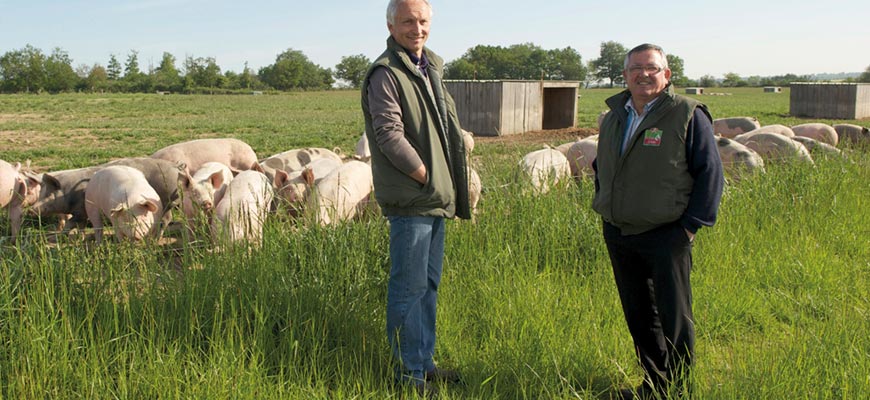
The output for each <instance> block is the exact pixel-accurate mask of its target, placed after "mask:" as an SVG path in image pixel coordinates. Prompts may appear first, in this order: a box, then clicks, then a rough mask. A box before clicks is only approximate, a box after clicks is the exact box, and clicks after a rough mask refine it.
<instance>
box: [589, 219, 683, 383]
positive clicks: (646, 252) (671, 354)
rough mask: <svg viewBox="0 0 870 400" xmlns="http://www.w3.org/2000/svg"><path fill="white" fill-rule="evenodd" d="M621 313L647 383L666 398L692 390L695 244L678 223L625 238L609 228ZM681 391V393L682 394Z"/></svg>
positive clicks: (609, 248)
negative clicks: (667, 394)
mask: <svg viewBox="0 0 870 400" xmlns="http://www.w3.org/2000/svg"><path fill="white" fill-rule="evenodd" d="M604 241H605V243H606V244H607V251H608V253H610V262H611V265H612V266H613V276H614V278H615V280H616V287H617V289H618V291H619V299H620V301H621V302H622V311H623V313H624V314H625V321H626V322H627V323H628V330H629V332H630V333H631V337H632V339H633V340H634V347H635V350H636V351H637V356H638V358H639V360H640V364H641V366H642V367H643V369H644V372H645V373H646V378H647V383H648V384H650V385H652V388H653V389H655V390H657V391H660V392H664V391H667V390H668V387H669V385H676V386H671V387H680V386H682V385H684V384H686V385H687V384H688V381H687V378H688V372H689V369H690V367H691V364H692V357H693V355H694V347H695V328H694V318H693V316H692V288H691V285H690V283H689V273H690V271H691V270H692V243H691V242H689V238H688V237H687V236H686V232H685V231H684V230H683V227H682V225H680V224H679V222H674V223H671V224H667V225H664V226H661V227H659V228H656V229H653V230H651V231H648V232H644V233H641V234H638V235H626V236H623V235H622V234H621V233H620V230H619V228H617V227H615V226H613V225H611V224H608V223H607V222H605V223H604ZM677 390H679V389H677Z"/></svg>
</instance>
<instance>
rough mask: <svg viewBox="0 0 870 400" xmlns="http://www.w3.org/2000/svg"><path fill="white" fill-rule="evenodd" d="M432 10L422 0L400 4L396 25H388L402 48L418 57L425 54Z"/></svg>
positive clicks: (397, 10)
mask: <svg viewBox="0 0 870 400" xmlns="http://www.w3.org/2000/svg"><path fill="white" fill-rule="evenodd" d="M431 16H432V10H431V9H430V8H429V6H428V5H427V4H426V3H425V2H423V1H421V0H409V1H405V2H402V3H399V7H398V9H396V18H395V23H393V24H390V23H387V28H388V29H389V30H390V35H391V36H392V37H393V39H394V40H395V41H396V42H397V43H399V45H401V46H402V47H404V48H405V49H407V50H408V51H410V52H412V53H414V54H415V55H416V56H417V57H420V55H421V54H422V53H423V46H424V45H425V44H426V39H428V38H429V22H430V19H431Z"/></svg>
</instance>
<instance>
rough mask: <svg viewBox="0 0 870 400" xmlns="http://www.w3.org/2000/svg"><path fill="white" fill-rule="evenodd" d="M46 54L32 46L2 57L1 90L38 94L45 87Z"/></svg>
mask: <svg viewBox="0 0 870 400" xmlns="http://www.w3.org/2000/svg"><path fill="white" fill-rule="evenodd" d="M45 60H46V57H45V54H43V53H42V50H39V49H37V48H35V47H33V46H31V45H29V44H28V45H27V46H25V47H24V48H23V49H20V50H13V51H9V52H6V53H5V54H3V56H2V57H0V78H2V82H0V89H2V90H3V91H4V92H10V93H14V92H38V91H40V90H42V89H43V87H44V85H45Z"/></svg>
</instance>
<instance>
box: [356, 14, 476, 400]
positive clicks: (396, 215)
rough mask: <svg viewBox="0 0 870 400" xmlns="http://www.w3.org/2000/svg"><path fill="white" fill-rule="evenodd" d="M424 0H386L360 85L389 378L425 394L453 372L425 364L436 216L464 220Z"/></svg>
mask: <svg viewBox="0 0 870 400" xmlns="http://www.w3.org/2000/svg"><path fill="white" fill-rule="evenodd" d="M431 18H432V8H431V6H430V5H429V2H428V1H426V0H391V1H390V3H389V5H388V6H387V29H388V30H389V31H390V37H389V38H388V39H387V49H386V51H384V52H383V54H381V55H380V56H379V57H378V58H377V59H376V60H375V61H374V62H373V63H372V66H371V67H370V68H369V70H368V72H367V74H366V78H365V80H364V81H363V85H362V108H363V116H364V118H365V126H366V137H367V139H368V142H369V147H370V149H371V163H372V174H373V178H374V186H375V190H374V192H375V198H376V199H377V201H378V204H379V205H380V207H381V211H382V213H383V215H384V216H386V217H387V219H388V220H389V222H390V261H391V267H390V281H389V285H388V288H387V338H388V340H389V342H390V347H391V349H392V354H393V357H394V359H395V360H396V365H397V371H396V372H397V380H398V381H399V382H401V383H407V384H412V385H414V387H415V389H416V390H417V393H418V394H421V395H425V396H432V395H433V394H434V393H435V391H434V387H433V386H431V382H433V381H446V382H456V381H458V380H459V375H458V374H457V373H456V372H454V371H450V370H445V369H441V368H438V367H436V366H435V363H434V361H433V355H434V352H435V308H436V303H437V299H438V286H439V284H440V282H441V270H442V264H443V259H444V236H445V232H444V231H445V219H449V218H453V217H454V216H456V217H459V218H463V219H468V218H471V211H470V207H469V201H468V181H467V176H466V168H465V167H466V166H465V163H466V161H465V160H466V158H465V147H464V144H463V141H462V130H461V129H460V126H459V120H458V117H457V114H456V106H455V104H454V102H453V98H451V97H450V94H449V93H448V92H447V89H446V87H445V86H444V83H443V82H442V76H443V66H444V61H443V60H442V59H441V58H440V57H438V56H437V55H436V54H435V53H434V52H432V50H430V49H429V48H427V47H425V44H426V40H427V39H428V38H429V26H430V22H431Z"/></svg>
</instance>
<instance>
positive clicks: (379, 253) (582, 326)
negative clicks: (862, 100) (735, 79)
mask: <svg viewBox="0 0 870 400" xmlns="http://www.w3.org/2000/svg"><path fill="white" fill-rule="evenodd" d="M618 90H619V89H594V90H586V89H584V90H581V91H580V95H581V97H580V101H579V116H578V126H579V127H580V128H585V129H581V130H579V131H578V132H582V133H585V134H588V133H590V132H592V133H594V130H595V129H596V118H597V116H598V113H599V112H601V111H602V110H604V109H605V106H604V103H603V100H604V99H605V98H606V97H608V96H609V95H612V94H614V93H616V92H617V91H618ZM715 91H717V92H723V93H730V94H727V95H703V96H693V97H695V98H698V99H699V100H701V101H703V102H705V103H707V104H708V105H709V107H710V111H711V113H712V114H713V116H714V118H720V117H728V116H755V117H757V118H758V119H759V120H760V121H761V123H762V124H763V125H769V124H784V125H796V124H800V123H805V122H826V123H842V122H848V123H857V124H860V125H863V126H868V125H870V124H868V122H867V121H866V120H865V121H831V120H820V121H819V120H808V119H798V118H793V117H790V116H788V92H787V89H785V90H784V93H780V94H770V93H762V91H761V89H760V88H740V89H730V88H717V89H716V90H715ZM680 92H682V91H681V90H680ZM362 131H363V118H362V114H361V111H360V100H359V93H358V92H355V91H330V92H309V93H293V94H284V95H265V96H207V95H202V96H196V95H192V96H183V95H166V96H159V95H152V94H149V95H118V94H106V95H99V94H87V95H79V94H66V95H55V96H44V95H4V96H0V159H2V160H5V161H9V162H13V163H14V162H16V161H20V162H22V163H23V162H25V160H30V162H31V164H30V165H31V168H32V169H34V170H36V171H39V172H46V171H52V170H60V169H67V168H75V167H83V166H89V165H96V164H100V163H103V162H106V161H109V160H111V159H114V158H120V157H131V156H147V155H150V154H151V153H153V152H154V151H155V150H157V149H159V148H161V147H164V146H166V145H168V144H172V143H176V142H180V141H185V140H191V139H196V138H205V137H235V138H239V139H241V140H244V141H245V142H247V143H249V144H250V145H251V146H252V147H253V148H254V150H255V151H256V152H257V154H258V156H259V157H261V158H263V157H267V156H269V155H272V154H275V153H278V152H281V151H284V150H289V149H292V148H298V147H307V146H317V147H326V148H330V149H333V148H339V149H341V150H342V151H343V153H344V154H352V153H353V149H354V144H355V142H356V140H357V139H358V138H359V135H360V134H361V132H362ZM564 136H565V133H564V132H562V133H560V134H559V135H554V134H550V133H548V132H535V133H531V134H529V135H527V136H526V137H525V139H523V140H494V139H485V138H478V141H477V145H476V147H475V153H474V155H473V163H474V166H475V168H476V169H477V170H478V171H479V173H480V176H481V179H482V181H483V186H484V193H483V195H482V200H481V203H480V206H479V211H478V214H477V216H476V220H475V222H473V223H472V222H470V221H450V222H449V223H448V228H447V229H448V235H447V247H446V259H445V268H444V277H443V280H442V286H441V289H440V300H439V314H438V317H439V323H438V335H439V336H438V346H437V348H436V360H437V362H438V363H439V364H440V365H442V366H445V367H449V368H456V369H458V370H459V371H461V373H462V374H463V376H464V384H462V385H458V386H449V387H442V388H441V391H440V398H445V399H607V398H609V397H610V395H611V394H612V393H613V392H614V391H615V390H617V389H618V388H621V387H629V386H634V385H637V384H639V383H640V379H641V370H640V368H639V367H638V366H637V365H636V357H635V355H634V352H633V346H632V344H631V338H630V336H629V334H628V330H627V328H626V326H625V322H624V320H623V317H622V311H621V309H620V307H619V299H618V297H617V293H616V290H615V284H614V283H613V277H612V272H611V270H610V262H609V259H608V256H607V251H606V249H605V247H604V243H603V240H602V239H601V234H600V218H599V217H598V215H597V214H595V213H594V212H593V211H592V209H591V201H592V195H593V191H594V187H593V184H592V182H591V181H589V180H581V181H578V182H567V183H564V184H562V185H561V186H558V187H557V188H556V189H555V190H552V191H551V192H549V193H547V194H545V195H533V194H531V193H529V191H527V190H523V185H521V184H520V183H518V182H517V175H516V173H515V172H516V170H515V168H516V164H517V163H518V161H519V160H520V158H521V157H522V155H523V154H525V153H527V152H528V151H531V150H536V149H538V148H540V147H541V146H542V145H543V144H549V145H558V144H561V143H562V142H564V141H566V139H565V137H564ZM844 154H845V156H844V157H830V158H826V157H822V156H819V157H816V158H815V166H809V165H806V164H792V163H769V164H768V165H766V173H764V174H759V175H755V176H750V177H746V178H744V179H741V180H739V181H736V180H733V179H728V185H727V187H726V191H725V195H724V198H723V202H722V206H721V212H720V215H719V221H718V223H717V225H716V226H715V227H713V228H705V229H702V230H701V231H700V232H699V234H698V237H697V239H696V242H695V243H696V244H695V249H694V263H695V264H694V265H695V266H694V270H693V273H692V284H693V294H694V310H695V318H696V332H697V345H696V368H695V369H694V372H695V374H694V389H695V392H694V393H695V395H696V396H695V398H698V399H793V398H794V399H856V398H864V397H866V396H867V394H866V393H868V392H870V335H868V334H867V332H870V212H868V210H870V196H868V194H870V151H868V148H867V146H863V147H862V146H858V147H856V148H849V149H845V152H844ZM179 214H180V213H179ZM178 218H180V217H176V219H178ZM55 228H56V220H55V219H53V218H52V217H47V218H44V219H43V220H40V219H38V218H35V217H29V218H27V219H26V220H25V224H24V227H23V232H22V233H23V234H22V238H21V240H20V241H19V243H18V244H15V245H13V244H12V243H11V241H10V240H9V239H10V238H9V237H8V236H9V234H10V233H9V232H10V227H9V222H8V219H7V218H6V211H5V210H3V211H0V397H2V398H9V399H41V398H52V399H64V398H124V399H128V398H137V399H138V398H142V399H153V398H197V399H210V398H257V399H263V398H268V399H271V398H274V399H288V398H290V399H311V398H314V399H389V398H393V399H396V398H400V397H409V396H408V395H410V392H409V391H403V389H402V388H396V387H394V386H393V385H392V368H393V366H392V365H391V364H390V362H391V361H390V355H389V347H388V345H387V341H386V337H385V332H384V331H385V302H386V286H387V279H388V272H389V259H388V251H387V249H388V243H387V232H388V230H387V224H386V222H385V221H384V220H383V219H382V218H381V217H379V216H377V215H373V214H369V215H364V216H363V217H362V218H361V219H358V220H356V221H353V222H350V223H346V224H341V225H338V226H333V227H319V226H312V225H311V224H309V223H307V222H306V221H305V220H294V219H292V218H290V217H289V216H288V215H287V214H286V211H285V210H284V209H283V208H281V207H279V208H278V211H277V212H276V213H275V214H273V215H271V216H270V218H269V219H268V220H267V223H266V228H265V235H264V242H263V246H262V248H252V249H248V248H244V247H236V248H226V249H225V250H224V251H215V247H214V246H213V245H212V243H211V242H210V240H208V239H207V237H203V236H199V237H188V236H186V235H184V234H183V233H184V232H183V230H182V229H174V230H172V229H170V231H169V232H168V236H169V238H170V239H172V240H171V241H169V242H168V244H167V242H163V243H160V244H158V243H154V242H146V243H136V244H130V243H117V242H116V241H115V240H104V241H103V243H102V244H101V245H96V244H95V243H94V242H93V239H92V235H91V232H89V231H88V230H85V231H84V232H83V233H73V234H72V235H70V236H58V235H56V234H55V232H54V230H55Z"/></svg>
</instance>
